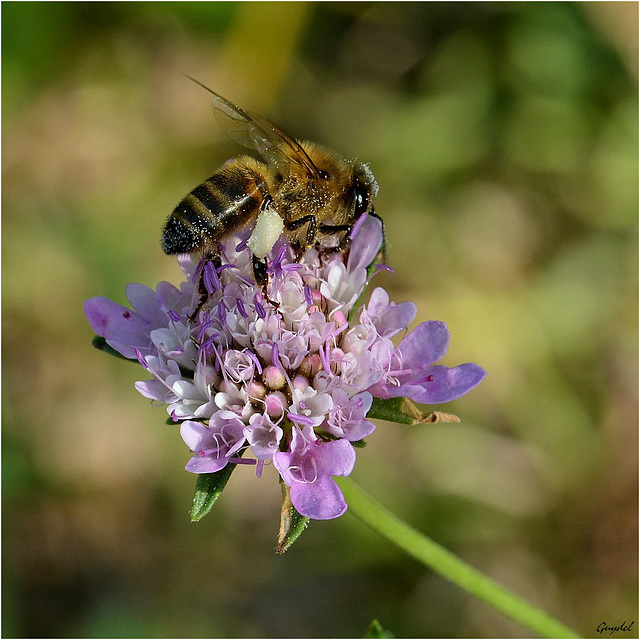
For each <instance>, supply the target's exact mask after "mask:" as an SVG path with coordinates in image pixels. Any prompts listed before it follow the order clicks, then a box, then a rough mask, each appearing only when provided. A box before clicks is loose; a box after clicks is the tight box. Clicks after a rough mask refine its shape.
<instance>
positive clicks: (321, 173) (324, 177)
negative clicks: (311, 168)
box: [318, 169, 331, 180]
mask: <svg viewBox="0 0 640 640" xmlns="http://www.w3.org/2000/svg"><path fill="white" fill-rule="evenodd" d="M318 177H319V178H320V179H321V180H328V179H329V178H330V177H331V176H330V175H329V174H328V173H327V172H326V171H325V170H324V169H318Z"/></svg>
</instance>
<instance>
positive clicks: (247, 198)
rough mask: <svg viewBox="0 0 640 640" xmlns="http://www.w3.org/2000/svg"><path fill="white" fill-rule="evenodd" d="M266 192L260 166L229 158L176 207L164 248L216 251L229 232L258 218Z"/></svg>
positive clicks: (168, 225)
mask: <svg viewBox="0 0 640 640" xmlns="http://www.w3.org/2000/svg"><path fill="white" fill-rule="evenodd" d="M254 162H255V164H256V165H259V164H260V163H258V162H256V161H254ZM251 164H253V163H251ZM266 193H267V186H266V183H265V181H264V179H263V178H262V176H261V174H260V173H258V171H257V170H256V169H254V168H251V167H249V166H247V165H246V164H245V163H244V162H241V161H236V160H231V161H229V162H227V163H226V164H224V165H223V166H222V167H221V169H220V170H219V171H217V172H216V173H215V174H214V175H212V176H211V177H210V178H209V179H208V180H205V181H204V182H203V183H202V184H201V185H199V186H197V187H196V188H195V189H194V190H193V191H191V193H189V194H187V195H186V196H185V197H184V198H183V199H182V200H181V202H180V203H179V204H178V206H177V207H176V208H175V209H174V210H173V213H172V214H171V215H170V216H169V218H168V219H167V223H166V225H165V227H164V231H163V232H162V248H163V250H164V252H165V253H168V254H175V253H193V252H195V251H213V252H215V251H216V245H217V243H218V242H219V241H221V240H222V239H223V238H224V237H225V236H226V235H227V234H229V233H231V232H233V231H234V230H235V229H237V228H238V227H241V226H242V225H244V224H246V223H247V222H249V221H250V220H252V219H255V218H256V216H257V215H258V212H259V211H260V206H261V205H262V201H263V200H264V198H265V195H266Z"/></svg>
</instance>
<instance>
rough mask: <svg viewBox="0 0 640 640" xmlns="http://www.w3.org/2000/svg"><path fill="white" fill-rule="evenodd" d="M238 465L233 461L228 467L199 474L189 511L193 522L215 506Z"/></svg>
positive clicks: (200, 518)
mask: <svg viewBox="0 0 640 640" xmlns="http://www.w3.org/2000/svg"><path fill="white" fill-rule="evenodd" d="M236 466H237V465H235V464H233V463H229V464H228V465H227V466H226V467H224V468H223V469H220V471H216V472H215V473H202V474H200V475H198V479H197V480H196V488H195V492H194V494H193V503H192V505H191V510H190V511H189V515H190V516H191V522H198V521H199V520H202V518H204V517H205V516H206V515H207V513H209V511H211V507H213V505H214V504H215V502H216V500H217V499H218V498H219V497H220V494H221V493H222V490H223V489H224V488H225V486H226V485H227V482H228V480H229V478H230V477H231V474H232V472H233V470H234V469H235V468H236Z"/></svg>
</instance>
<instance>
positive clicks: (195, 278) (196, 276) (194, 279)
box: [191, 258, 205, 284]
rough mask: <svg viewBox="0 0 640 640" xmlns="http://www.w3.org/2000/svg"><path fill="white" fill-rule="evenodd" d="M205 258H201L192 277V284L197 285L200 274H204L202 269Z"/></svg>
mask: <svg viewBox="0 0 640 640" xmlns="http://www.w3.org/2000/svg"><path fill="white" fill-rule="evenodd" d="M204 261H205V258H201V259H200V262H198V266H197V267H196V269H195V271H194V272H193V275H192V276H191V282H192V283H193V284H195V283H196V282H198V280H199V279H200V274H201V273H202V267H203V265H204Z"/></svg>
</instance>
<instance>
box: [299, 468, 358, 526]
mask: <svg viewBox="0 0 640 640" xmlns="http://www.w3.org/2000/svg"><path fill="white" fill-rule="evenodd" d="M291 502H292V503H293V506H294V507H295V508H296V509H297V510H298V512H299V513H300V514H301V515H303V516H306V517H307V518H313V519H315V520H331V519H332V518H337V517H338V516H341V515H342V514H343V513H344V512H345V511H346V510H347V503H346V502H345V499H344V496H343V495H342V491H340V487H338V485H337V484H336V482H335V480H333V478H330V477H329V476H322V477H320V478H318V480H316V481H315V482H312V483H309V484H294V485H293V486H292V487H291Z"/></svg>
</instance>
